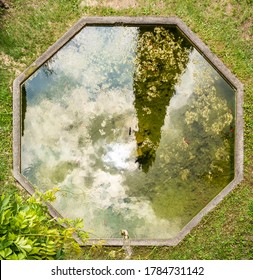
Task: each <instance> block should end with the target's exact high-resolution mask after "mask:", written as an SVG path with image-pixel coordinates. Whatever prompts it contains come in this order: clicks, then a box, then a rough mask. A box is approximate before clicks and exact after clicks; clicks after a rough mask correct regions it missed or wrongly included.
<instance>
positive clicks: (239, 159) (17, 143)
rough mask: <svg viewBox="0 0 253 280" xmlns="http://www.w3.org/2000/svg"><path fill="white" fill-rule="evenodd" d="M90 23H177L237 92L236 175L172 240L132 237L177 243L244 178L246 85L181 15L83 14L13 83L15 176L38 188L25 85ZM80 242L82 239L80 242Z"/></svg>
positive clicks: (117, 242)
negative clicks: (26, 168)
mask: <svg viewBox="0 0 253 280" xmlns="http://www.w3.org/2000/svg"><path fill="white" fill-rule="evenodd" d="M90 25H111V26H122V25H123V26H139V25H163V26H166V25H169V26H175V27H177V28H178V29H179V31H181V33H182V35H183V36H185V37H186V38H187V39H188V40H189V41H190V42H191V44H192V45H193V46H194V47H195V48H196V49H197V50H198V51H199V52H200V54H201V55H202V56H203V57H204V58H205V59H206V60H208V61H209V63H210V64H211V65H212V66H213V67H214V68H215V69H216V70H217V71H218V72H219V73H220V75H222V76H223V78H224V79H225V80H226V81H227V82H228V83H229V84H230V85H231V86H232V87H233V88H234V89H235V91H236V131H235V166H234V169H235V177H234V180H233V181H232V182H231V183H230V184H229V185H228V186H227V187H225V188H224V189H223V190H222V191H221V192H220V193H219V194H218V195H217V196H216V197H215V198H214V199H213V200H211V201H210V202H209V203H208V204H207V205H206V207H204V208H203V209H202V210H201V211H200V212H199V213H198V214H197V215H196V216H195V217H194V218H193V219H192V220H191V221H190V222H189V223H188V224H187V225H186V226H185V227H184V228H183V229H182V230H181V231H180V232H179V233H178V235H177V236H176V237H175V238H172V239H131V241H130V243H131V245H136V246H175V245H177V244H178V243H179V242H180V241H181V240H182V239H183V238H184V237H185V236H186V235H187V234H188V233H189V232H190V231H191V230H192V229H193V228H194V227H195V226H196V225H197V224H198V223H199V222H200V221H201V219H202V218H203V216H204V215H206V214H207V213H208V212H210V211H211V210H212V209H213V208H214V207H215V206H216V205H217V204H218V203H219V202H220V201H221V200H222V199H223V198H224V197H225V196H226V195H227V194H228V193H229V192H231V191H232V190H233V189H234V188H235V186H236V185H237V184H239V183H240V182H241V181H242V180H243V145H244V143H243V126H244V121H243V85H242V83H241V82H240V81H239V80H238V79H237V78H236V77H235V76H234V75H233V74H232V73H231V71H230V70H229V69H228V68H227V67H226V66H225V65H224V64H223V63H222V62H221V60H219V58H218V57H217V56H215V55H214V54H213V53H212V52H211V51H210V49H209V48H208V47H207V46H206V45H205V44H204V43H203V42H202V41H201V40H200V39H199V38H198V37H197V36H196V35H195V34H194V33H193V32H192V31H191V30H190V29H189V28H188V27H187V26H186V25H185V24H184V22H183V21H182V20H181V19H179V18H177V17H83V18H81V19H80V20H79V21H78V22H77V23H76V24H75V25H74V26H73V27H72V28H70V30H69V31H68V32H66V33H65V34H64V35H63V36H62V37H61V38H60V39H59V40H58V41H57V42H56V43H55V44H53V45H52V46H51V47H50V48H49V49H48V50H47V51H46V52H45V53H44V54H42V55H41V56H40V57H39V58H38V59H37V60H36V61H35V62H34V63H32V64H31V65H30V66H29V67H28V68H27V69H26V70H25V71H24V72H23V73H22V74H20V75H19V76H18V77H17V78H16V79H15V81H14V83H13V175H14V177H15V179H16V180H17V181H18V182H19V183H20V184H21V185H22V186H23V187H24V188H25V189H26V190H27V191H28V192H29V193H30V194H33V193H34V188H33V186H32V185H31V184H30V182H29V181H28V180H27V179H26V178H25V177H24V176H23V175H22V174H21V168H20V162H21V158H20V157H21V85H22V84H23V83H24V82H25V81H26V80H27V79H28V78H29V77H30V76H31V75H32V74H33V73H34V72H35V71H36V70H37V69H38V68H39V67H40V66H41V65H42V64H43V63H44V62H46V61H47V60H48V59H49V58H51V57H52V56H53V55H54V54H55V53H56V52H57V51H58V50H59V49H60V48H62V47H63V46H64V45H65V44H66V43H67V42H69V41H70V40H71V39H72V38H73V37H74V36H75V35H76V34H77V33H78V32H79V31H81V29H82V28H83V27H85V26H90ZM48 208H49V212H50V214H51V215H52V216H53V217H56V218H57V217H61V216H60V214H59V213H58V212H57V211H56V210H55V209H54V208H53V207H52V206H51V205H48ZM102 240H103V241H104V242H105V243H104V244H105V245H110V246H122V244H123V241H122V238H115V239H102ZM99 241H101V239H90V240H89V242H88V243H85V244H81V245H92V244H97V243H98V242H99ZM79 242H80V241H79Z"/></svg>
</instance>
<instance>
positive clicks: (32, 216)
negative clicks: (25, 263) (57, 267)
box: [0, 190, 88, 260]
mask: <svg viewBox="0 0 253 280" xmlns="http://www.w3.org/2000/svg"><path fill="white" fill-rule="evenodd" d="M55 191H56V190H53V191H48V192H46V193H45V194H40V193H36V194H35V195H33V196H31V197H30V198H29V199H28V200H27V201H26V202H25V201H24V199H23V198H22V197H21V196H19V195H17V194H11V195H7V194H2V196H1V197H0V260H3V259H6V260H22V259H30V260H31V259H40V260H53V259H63V258H64V256H66V254H68V253H69V252H71V253H72V254H73V252H78V251H80V250H81V248H80V246H79V245H78V243H77V242H76V240H75V239H74V237H73V236H74V234H75V235H77V236H78V237H79V238H81V239H82V240H83V241H84V240H85V239H86V238H87V237H88V236H87V234H86V233H85V232H83V231H82V230H81V228H82V226H83V225H82V220H80V219H77V220H69V219H61V220H57V221H56V220H55V219H52V218H51V217H50V215H49V214H48V209H47V207H46V206H45V203H44V202H48V201H52V200H53V199H54V198H55ZM63 225H64V226H63Z"/></svg>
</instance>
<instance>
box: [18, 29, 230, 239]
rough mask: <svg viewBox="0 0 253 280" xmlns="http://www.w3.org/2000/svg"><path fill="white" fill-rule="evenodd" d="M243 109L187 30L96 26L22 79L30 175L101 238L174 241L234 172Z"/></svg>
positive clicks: (25, 161) (25, 163)
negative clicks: (238, 115) (237, 116)
mask: <svg viewBox="0 0 253 280" xmlns="http://www.w3.org/2000/svg"><path fill="white" fill-rule="evenodd" d="M234 111H235V93H234V91H233V89H232V88H231V87H230V86H229V85H228V84H227V83H226V82H225V80H224V79H223V78H222V77H221V76H220V75H219V74H218V73H217V72H216V71H215V70H214V69H213V68H212V67H211V66H210V65H209V64H208V63H207V62H206V61H205V60H204V59H203V57H202V56H201V55H200V54H199V53H198V52H197V51H196V50H195V49H194V48H193V47H191V46H190V45H189V43H188V42H187V41H186V40H185V39H184V38H182V37H181V36H180V34H178V33H177V32H176V30H175V29H167V30H166V29H164V28H163V27H156V28H154V27H145V28H140V27H103V26H100V27H95V26H93V27H86V28H84V29H83V30H82V31H81V32H80V33H79V34H78V35H76V36H75V37H74V38H73V39H72V40H71V41H70V42H69V43H68V44H67V45H65V46H64V48H62V49H61V50H60V51H59V52H58V53H57V54H55V55H54V56H53V57H52V58H51V59H50V60H49V61H48V62H47V63H46V64H44V65H43V66H42V67H41V68H40V69H39V70H38V71H37V72H36V73H35V74H33V75H32V76H31V77H30V78H29V79H28V80H27V81H26V82H25V83H24V84H23V86H22V139H21V143H22V152H21V166H22V174H23V175H24V176H25V177H26V178H27V179H28V180H29V181H30V182H31V183H32V184H33V185H35V186H37V187H38V188H39V189H40V190H43V191H44V190H48V189H51V188H53V187H59V188H60V191H59V193H58V197H57V200H56V202H55V203H54V204H53V205H54V207H55V208H56V209H57V210H58V211H59V213H60V214H62V215H63V216H65V217H71V218H75V217H81V218H83V219H84V221H85V229H86V230H87V231H89V232H92V234H91V237H100V238H117V237H120V230H121V229H122V228H124V229H127V230H128V232H129V235H130V237H131V238H154V239H157V238H170V237H173V236H175V235H176V234H177V233H178V232H179V231H180V230H181V229H182V228H183V227H184V226H185V225H186V224H187V223H188V222H189V221H190V219H191V218H193V217H194V216H195V215H196V214H197V213H198V211H199V210H201V209H202V208H203V207H204V206H205V205H206V204H207V203H208V202H209V201H210V200H211V199H212V198H213V197H214V196H215V195H217V194H218V193H219V192H220V191H221V190H222V189H223V188H224V187H225V186H226V185H227V184H228V183H229V182H230V181H231V180H232V179H233V176H234V155H233V150H234V129H235V128H234Z"/></svg>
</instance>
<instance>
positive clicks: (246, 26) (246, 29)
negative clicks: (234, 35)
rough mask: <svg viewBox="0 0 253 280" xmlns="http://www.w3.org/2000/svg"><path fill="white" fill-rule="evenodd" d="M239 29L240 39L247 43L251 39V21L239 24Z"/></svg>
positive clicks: (252, 28)
mask: <svg viewBox="0 0 253 280" xmlns="http://www.w3.org/2000/svg"><path fill="white" fill-rule="evenodd" d="M240 29H241V30H242V37H243V38H244V39H245V40H247V41H249V40H251V39H252V38H253V36H252V34H253V20H252V19H249V20H246V21H245V22H244V23H243V24H241V26H240Z"/></svg>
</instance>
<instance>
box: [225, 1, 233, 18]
mask: <svg viewBox="0 0 253 280" xmlns="http://www.w3.org/2000/svg"><path fill="white" fill-rule="evenodd" d="M225 11H226V14H227V15H228V16H232V15H233V12H234V7H233V5H232V4H231V3H228V4H227V6H226V9H225Z"/></svg>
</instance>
